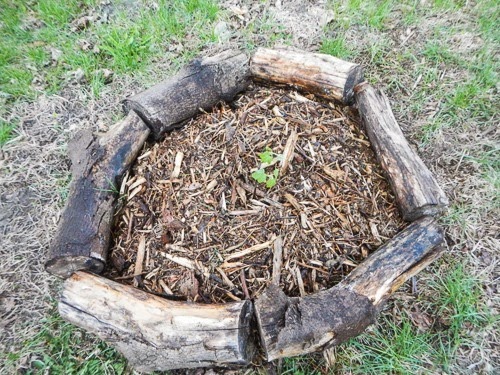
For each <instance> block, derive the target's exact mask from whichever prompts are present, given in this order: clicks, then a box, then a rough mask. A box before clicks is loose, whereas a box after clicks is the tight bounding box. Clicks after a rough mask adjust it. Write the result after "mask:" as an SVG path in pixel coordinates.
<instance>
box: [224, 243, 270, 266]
mask: <svg viewBox="0 0 500 375" xmlns="http://www.w3.org/2000/svg"><path fill="white" fill-rule="evenodd" d="M272 243H273V240H270V241H267V242H264V243H260V244H257V245H254V246H250V247H249V248H246V249H245V250H241V251H238V252H236V253H232V254H230V255H228V256H226V257H225V260H226V262H227V261H228V260H232V259H238V258H241V257H244V256H246V255H249V254H252V253H254V252H256V251H260V250H264V249H267V248H269V246H271V245H272Z"/></svg>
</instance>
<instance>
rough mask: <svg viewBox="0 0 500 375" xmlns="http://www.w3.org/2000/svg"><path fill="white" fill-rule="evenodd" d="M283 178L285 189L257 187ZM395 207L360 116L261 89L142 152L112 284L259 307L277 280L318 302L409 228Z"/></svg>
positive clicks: (117, 239) (117, 243)
mask: <svg viewBox="0 0 500 375" xmlns="http://www.w3.org/2000/svg"><path fill="white" fill-rule="evenodd" d="M283 164H287V167H283ZM262 169H263V170H262ZM259 170H260V172H259ZM256 171H257V173H255V172H256ZM275 173H276V174H278V178H277V180H276V185H275V186H272V187H266V183H265V182H264V183H259V182H257V180H256V178H261V179H266V181H267V182H268V183H269V185H272V182H273V181H272V180H273V174H275ZM252 176H254V177H255V178H254V177H252ZM269 181H271V182H269ZM394 202H395V200H394V196H393V195H392V193H391V192H390V189H389V185H388V183H387V181H386V180H385V178H384V177H383V175H382V170H381V168H380V166H379V165H378V164H377V162H376V159H375V156H374V154H373V151H372V150H371V148H370V144H369V142H368V139H367V137H366V135H365V134H364V132H363V131H362V129H361V127H360V125H359V118H358V116H357V113H356V112H355V111H354V110H353V109H351V108H349V107H342V106H336V105H334V104H333V103H330V102H326V101H322V100H319V99H316V98H315V97H314V96H313V95H306V96H304V95H303V94H298V93H297V92H294V91H291V90H285V89H281V88H275V87H273V88H267V87H251V88H250V89H249V90H248V91H247V92H245V93H244V94H243V95H241V96H239V97H238V98H237V100H235V101H234V102H232V103H231V104H230V105H226V104H223V105H220V106H218V107H216V108H214V110H213V111H212V112H210V113H203V114H201V115H199V116H197V117H196V118H194V119H192V120H190V121H189V122H188V123H187V124H186V125H185V126H184V127H183V128H181V129H178V130H174V131H172V132H171V133H169V134H167V136H166V137H165V139H164V140H163V141H161V142H157V143H155V144H153V145H150V146H148V147H146V148H145V149H144V150H143V151H142V152H141V154H140V156H139V157H138V159H137V161H136V163H135V165H134V166H133V167H132V169H131V171H130V172H129V173H128V174H127V175H126V176H125V177H124V179H123V182H122V184H121V187H120V199H119V204H120V206H121V207H119V209H118V210H117V214H116V216H115V219H116V220H115V221H116V223H115V225H114V229H113V246H112V249H111V255H110V261H109V262H108V268H107V270H106V274H107V276H108V277H110V278H112V279H115V280H117V281H119V282H122V283H126V284H133V285H135V286H136V287H139V288H141V289H144V290H146V291H149V292H152V293H155V294H160V295H163V296H166V297H169V298H173V299H179V300H191V301H197V302H205V303H222V302H229V301H234V300H241V299H248V298H255V297H257V296H258V295H260V294H261V293H262V292H263V290H264V288H265V287H266V286H267V285H269V284H270V283H271V282H272V279H274V280H275V283H277V282H279V285H280V287H281V288H282V289H283V290H284V292H285V293H286V294H287V295H289V296H301V295H302V296H303V295H306V294H312V293H315V292H318V291H320V290H324V289H327V288H329V287H331V286H333V285H335V284H337V283H338V282H339V281H340V280H341V279H342V278H343V277H345V275H347V274H348V273H349V272H350V271H352V270H353V269H354V268H355V267H356V266H357V265H358V264H360V263H361V262H362V261H363V259H365V258H366V257H367V256H368V255H369V254H370V253H371V252H373V251H374V250H376V249H377V248H378V246H380V245H381V244H382V243H384V242H386V241H387V240H388V239H390V238H392V237H393V236H394V235H395V234H396V233H397V232H398V231H400V230H401V229H402V228H403V227H404V226H405V224H404V222H403V221H402V219H401V218H400V215H399V213H398V210H397V207H396V205H395V203H394ZM273 264H274V265H273ZM273 267H274V268H275V269H274V270H273ZM276 267H279V270H276ZM273 272H274V274H275V275H274V276H273Z"/></svg>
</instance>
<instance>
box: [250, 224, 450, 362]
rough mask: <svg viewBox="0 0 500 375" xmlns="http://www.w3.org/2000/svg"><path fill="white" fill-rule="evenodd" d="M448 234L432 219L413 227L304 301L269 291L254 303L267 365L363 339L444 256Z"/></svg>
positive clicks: (273, 287)
mask: <svg viewBox="0 0 500 375" xmlns="http://www.w3.org/2000/svg"><path fill="white" fill-rule="evenodd" d="M442 241H443V234H442V231H441V229H440V228H439V226H438V224H437V223H436V222H435V221H434V220H433V219H432V218H430V217H425V218H422V219H420V220H418V221H415V222H414V223H412V224H411V225H409V226H408V227H407V228H406V229H405V230H403V231H402V232H401V233H399V234H398V235H397V236H396V237H394V238H393V239H392V240H390V241H389V242H387V243H386V244H385V245H383V246H382V247H381V248H380V249H378V250H377V252H376V253H375V254H373V255H372V256H370V257H368V258H367V259H366V260H365V261H364V262H363V263H362V264H361V265H360V266H358V268H356V269H355V270H354V271H353V272H352V273H351V274H350V275H349V276H348V277H347V278H346V279H345V280H344V281H342V282H341V283H340V284H338V285H336V286H335V287H333V288H331V289H329V290H325V291H321V292H319V293H316V294H313V295H309V296H306V297H303V298H297V297H293V298H290V297H287V296H286V295H285V294H284V293H283V292H282V291H281V290H280V289H279V288H278V287H277V286H276V285H271V286H269V287H268V288H267V289H266V291H265V292H264V293H263V294H262V296H261V297H259V298H258V299H257V301H256V302H255V311H256V316H257V322H258V325H259V331H260V335H261V342H262V346H263V349H264V352H265V355H266V358H267V360H268V361H272V360H274V359H277V358H284V357H291V356H296V355H302V354H307V353H311V352H315V351H319V350H323V349H325V348H328V347H331V346H334V345H338V344H340V343H342V342H344V341H346V340H347V339H349V338H351V337H354V336H356V335H358V334H359V333H361V332H363V330H364V329H365V328H366V327H367V326H368V325H370V324H372V323H373V322H374V320H375V316H376V314H377V312H378V311H379V310H380V308H381V305H382V303H383V302H384V301H385V300H386V299H387V298H388V297H389V296H390V295H391V294H392V293H393V292H394V291H395V290H396V289H397V288H399V287H400V286H401V285H402V284H403V283H404V282H405V281H406V280H408V279H409V278H410V277H412V276H414V275H415V274H416V273H418V272H419V271H420V270H422V269H423V268H424V267H426V266H427V265H429V264H430V263H431V262H432V261H434V260H435V259H436V258H437V257H438V256H439V255H440V254H441V252H442V250H443V248H442V247H440V246H439V245H440V244H441V243H442Z"/></svg>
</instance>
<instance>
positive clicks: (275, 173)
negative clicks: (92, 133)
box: [273, 168, 280, 179]
mask: <svg viewBox="0 0 500 375" xmlns="http://www.w3.org/2000/svg"><path fill="white" fill-rule="evenodd" d="M279 174H280V170H279V169H278V168H275V169H274V171H273V176H274V178H275V179H278V176H279Z"/></svg>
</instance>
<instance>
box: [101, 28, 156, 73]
mask: <svg viewBox="0 0 500 375" xmlns="http://www.w3.org/2000/svg"><path fill="white" fill-rule="evenodd" d="M151 39H152V38H151V37H150V36H149V35H148V34H145V33H143V32H142V31H141V30H139V29H138V28H136V27H130V25H127V26H125V27H120V26H119V27H112V28H110V29H109V30H107V32H106V34H105V35H104V37H103V39H102V42H101V44H100V46H99V48H100V49H101V50H102V51H103V52H104V55H105V56H106V57H107V58H110V59H111V61H110V62H109V63H108V64H107V65H108V66H109V67H110V68H111V69H112V70H115V71H118V72H131V71H134V70H136V69H138V68H139V67H140V65H141V63H143V62H144V60H145V58H146V57H147V56H148V55H150V49H151Z"/></svg>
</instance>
